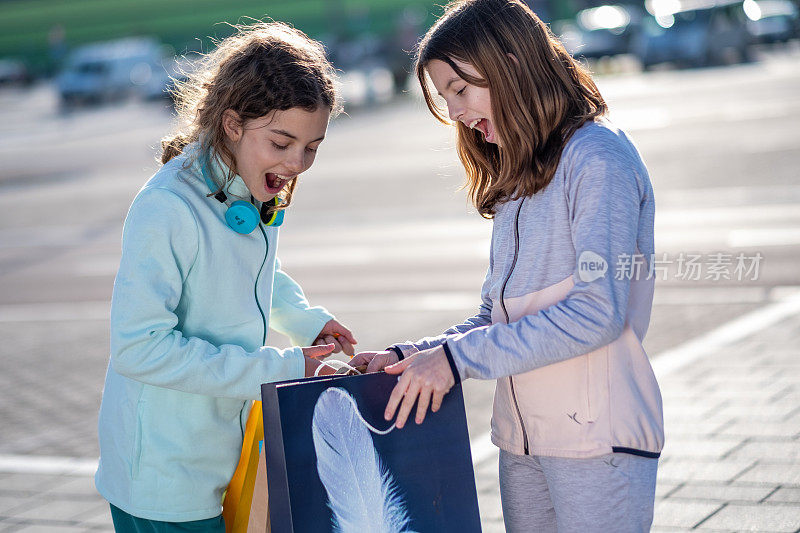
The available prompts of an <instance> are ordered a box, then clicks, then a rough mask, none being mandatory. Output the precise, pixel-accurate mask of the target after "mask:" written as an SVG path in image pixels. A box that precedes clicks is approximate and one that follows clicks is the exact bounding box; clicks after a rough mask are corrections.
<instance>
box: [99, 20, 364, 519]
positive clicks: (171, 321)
mask: <svg viewBox="0 0 800 533" xmlns="http://www.w3.org/2000/svg"><path fill="white" fill-rule="evenodd" d="M177 96H178V111H179V114H180V116H181V117H182V118H183V119H184V122H185V125H184V126H185V127H184V129H183V130H182V131H181V132H180V133H178V134H177V135H175V136H174V137H172V138H169V139H166V140H165V141H164V142H163V143H162V145H163V155H162V162H163V164H164V165H163V167H162V168H161V169H160V170H159V171H158V172H157V173H156V174H155V175H154V176H153V177H152V178H151V179H150V180H149V181H148V182H147V184H146V185H145V186H144V187H143V188H142V190H141V191H139V194H138V195H137V196H136V198H135V199H134V201H133V204H132V205H131V208H130V211H129V212H128V216H127V218H126V220H125V227H124V230H123V238H122V248H123V249H122V260H121V263H120V268H119V272H118V274H117V278H116V281H115V283H114V293H113V298H112V304H111V358H110V363H109V366H108V372H107V375H106V382H105V389H104V392H103V401H102V405H101V408H100V417H99V438H100V465H99V468H98V471H97V474H96V476H95V484H96V486H97V490H98V491H99V492H100V494H102V495H103V497H105V498H106V499H107V500H108V501H109V502H110V504H111V510H112V516H113V519H114V524H115V528H116V529H117V530H118V531H120V530H124V531H143V530H148V531H155V530H159V531H160V530H167V531H169V530H172V529H180V528H184V529H185V528H186V527H189V528H192V529H199V530H204V531H206V530H207V531H224V523H223V520H222V517H221V502H222V497H223V492H224V491H225V488H226V486H227V485H228V482H229V481H230V479H231V476H232V475H233V472H234V469H235V468H236V464H237V461H238V458H239V454H240V451H241V446H242V438H243V433H244V425H245V421H246V419H247V416H248V412H249V409H250V405H251V400H256V399H259V391H260V385H261V383H263V382H267V381H278V380H285V379H295V378H300V377H303V376H308V375H312V374H313V373H314V370H315V369H316V367H317V366H318V365H319V362H318V361H317V358H319V357H323V356H325V355H327V354H329V353H331V352H332V351H340V350H343V351H345V352H346V353H348V354H352V353H353V346H352V345H353V344H355V342H356V341H355V339H354V338H353V336H352V334H351V333H350V331H348V330H347V328H345V327H344V326H342V325H341V324H340V323H339V322H337V321H336V320H334V318H333V317H332V316H331V315H330V314H329V313H328V312H327V311H326V310H325V309H323V308H321V307H311V306H310V305H309V304H308V302H307V301H306V299H305V297H304V296H303V292H302V290H301V289H300V287H299V286H298V285H297V283H295V282H294V281H293V280H292V279H291V278H290V277H289V276H288V275H287V274H286V273H284V272H283V271H282V270H281V269H280V263H279V261H278V260H277V257H276V248H277V245H278V226H279V225H280V222H281V221H282V219H283V210H284V209H285V208H286V206H288V205H289V204H290V202H291V199H292V192H293V191H294V188H295V185H296V182H297V180H296V178H297V176H298V175H299V174H300V173H302V172H304V171H305V170H307V169H308V168H309V167H310V166H311V164H312V163H313V161H314V157H315V155H316V151H317V148H318V147H319V145H320V143H321V142H322V140H323V139H324V137H325V132H326V129H327V126H328V121H329V119H330V117H331V115H332V114H335V113H336V112H338V110H339V107H338V102H337V98H336V93H335V89H334V74H333V69H332V67H331V65H330V64H329V63H328V61H327V60H326V58H325V55H324V51H323V48H322V46H321V45H320V44H319V43H316V42H314V41H312V40H310V39H309V38H308V37H306V36H305V35H304V34H302V33H301V32H299V31H297V30H294V29H291V28H289V27H288V26H285V25H283V24H278V23H270V24H256V25H253V26H249V27H239V28H238V33H237V34H236V35H234V36H232V37H230V38H228V39H225V40H224V41H223V42H221V43H220V45H219V46H218V48H217V49H216V50H215V51H214V52H212V53H211V54H209V55H208V56H206V57H205V58H204V59H203V61H202V64H200V65H199V68H198V69H197V70H196V71H195V72H194V74H193V75H192V76H191V77H190V79H189V81H188V82H186V83H184V84H182V85H181V86H180V87H179V89H178V94H177ZM269 327H272V328H273V329H275V330H277V331H279V332H281V333H284V334H286V335H288V336H289V337H290V339H291V340H292V342H293V343H294V344H295V345H296V346H306V347H305V348H300V347H293V348H288V349H284V350H280V349H276V348H272V347H269V346H266V342H267V330H268V328H269ZM182 530H183V529H182Z"/></svg>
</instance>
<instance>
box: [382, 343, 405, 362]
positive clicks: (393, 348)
mask: <svg viewBox="0 0 800 533" xmlns="http://www.w3.org/2000/svg"><path fill="white" fill-rule="evenodd" d="M389 350H391V351H393V352H394V353H396V354H397V360H398V361H402V360H403V359H405V358H406V356H405V355H403V350H401V349H400V348H399V347H398V346H389V347H388V348H386V351H389Z"/></svg>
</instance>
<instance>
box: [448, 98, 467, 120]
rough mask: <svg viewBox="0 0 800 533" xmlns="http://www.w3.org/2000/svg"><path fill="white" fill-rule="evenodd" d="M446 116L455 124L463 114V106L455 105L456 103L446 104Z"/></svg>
mask: <svg viewBox="0 0 800 533" xmlns="http://www.w3.org/2000/svg"><path fill="white" fill-rule="evenodd" d="M447 114H448V115H449V116H450V120H452V121H453V122H457V121H458V120H459V119H460V118H461V116H462V115H463V114H464V108H463V106H460V105H457V104H456V103H452V104H451V103H449V102H448V103H447Z"/></svg>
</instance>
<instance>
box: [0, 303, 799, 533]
mask: <svg viewBox="0 0 800 533" xmlns="http://www.w3.org/2000/svg"><path fill="white" fill-rule="evenodd" d="M748 324H749V326H748ZM748 327H749V328H751V329H752V330H753V331H754V332H753V333H752V334H748V332H745V333H744V334H741V335H737V334H735V333H734V334H733V335H726V336H727V337H728V338H729V339H730V341H726V340H725V339H724V338H721V337H722V334H724V333H726V332H730V331H731V330H737V329H740V328H745V329H747V328H748ZM725 328H727V330H726V329H725ZM739 337H741V338H739ZM670 355H671V359H670V361H676V363H672V362H668V361H667V360H664V359H661V360H660V361H663V364H659V362H658V361H659V359H658V358H656V361H657V362H656V364H655V367H656V372H657V373H658V374H659V381H660V384H661V388H662V393H663V397H664V414H665V425H666V432H667V444H666V447H665V449H664V453H663V455H662V457H661V459H660V466H659V472H658V486H657V491H656V508H655V518H654V523H653V531H661V532H666V531H687V530H694V529H697V530H702V531H764V532H773V531H774V532H778V531H785V532H796V531H798V530H800V296H798V295H794V296H790V297H789V299H784V300H780V301H778V302H775V303H773V304H769V305H768V306H766V307H763V308H761V309H758V310H756V311H754V312H752V313H750V314H748V315H745V316H743V317H740V318H739V319H737V321H735V322H731V323H728V324H727V325H723V326H721V329H717V330H714V331H711V332H709V333H706V334H704V335H703V336H701V338H699V339H696V340H694V341H689V342H687V343H685V344H683V345H681V346H679V347H677V348H675V349H674V350H673V351H672V352H671V353H670ZM473 438H474V436H473ZM483 457H484V458H483V460H480V461H479V462H477V464H475V482H476V487H477V490H478V498H479V505H480V510H481V517H482V521H483V528H484V531H487V532H495V531H497V532H499V531H503V521H502V510H501V506H500V494H499V489H498V480H497V454H496V453H489V454H485V455H484V456H483ZM12 459H13V458H12V457H11V456H0V471H2V470H5V472H3V473H0V531H26V532H33V531H52V532H54V533H56V532H63V533H66V532H69V531H107V530H110V529H112V528H111V519H110V514H109V512H108V506H107V504H106V503H105V502H104V501H103V500H102V499H101V498H100V497H99V496H98V495H97V494H96V493H95V492H94V488H93V485H92V479H91V475H90V471H91V465H90V464H88V463H87V464H84V463H76V464H70V463H68V462H67V461H66V460H65V461H62V462H61V463H59V462H58V461H57V460H52V463H53V464H51V465H50V466H49V469H50V470H59V469H60V470H61V472H60V473H31V471H32V470H37V468H38V469H39V470H47V469H48V467H47V465H42V464H39V466H38V467H36V465H35V464H33V463H31V464H28V466H27V467H26V466H25V465H19V464H18V465H17V466H16V467H15V466H14V463H13V460H12ZM15 469H17V470H26V469H27V470H28V471H27V472H13V470H15ZM70 470H72V471H70Z"/></svg>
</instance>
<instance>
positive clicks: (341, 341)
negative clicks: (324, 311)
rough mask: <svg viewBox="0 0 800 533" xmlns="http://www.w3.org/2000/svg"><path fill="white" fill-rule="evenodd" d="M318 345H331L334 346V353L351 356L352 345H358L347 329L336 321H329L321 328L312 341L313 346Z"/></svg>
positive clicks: (352, 351)
mask: <svg viewBox="0 0 800 533" xmlns="http://www.w3.org/2000/svg"><path fill="white" fill-rule="evenodd" d="M320 344H333V345H334V346H335V348H334V350H333V351H334V352H344V353H346V354H347V355H350V356H352V355H353V353H354V352H355V350H353V345H354V344H358V341H357V340H356V338H355V337H353V334H352V333H351V332H350V330H349V329H347V328H346V327H344V326H343V325H341V324H340V323H339V322H338V321H337V320H334V319H331V320H328V322H327V323H326V324H325V325H324V326H323V327H322V330H321V331H320V332H319V335H317V338H316V340H314V345H315V346H317V345H320Z"/></svg>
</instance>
